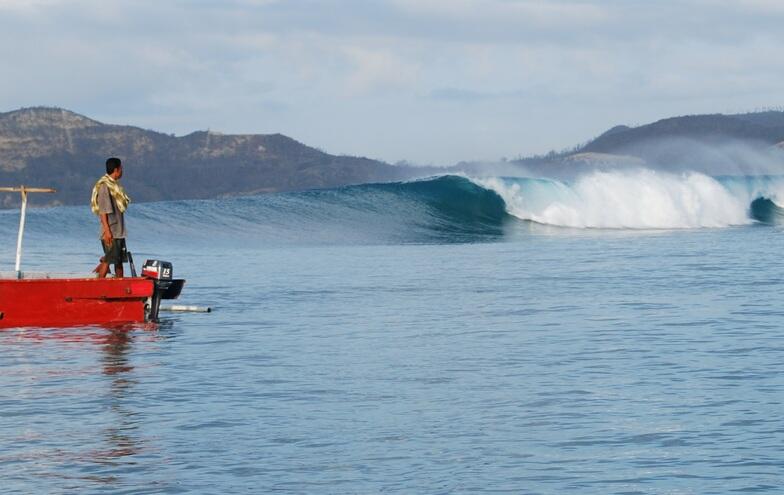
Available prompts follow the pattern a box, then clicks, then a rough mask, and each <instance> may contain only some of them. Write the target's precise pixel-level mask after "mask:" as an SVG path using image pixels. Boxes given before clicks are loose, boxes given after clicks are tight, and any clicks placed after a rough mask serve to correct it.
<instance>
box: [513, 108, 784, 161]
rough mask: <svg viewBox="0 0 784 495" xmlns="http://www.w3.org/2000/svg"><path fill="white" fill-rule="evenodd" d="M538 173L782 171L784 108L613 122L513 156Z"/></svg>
mask: <svg viewBox="0 0 784 495" xmlns="http://www.w3.org/2000/svg"><path fill="white" fill-rule="evenodd" d="M512 163H514V164H515V165H517V166H520V167H524V168H525V169H526V170H529V171H534V172H536V173H545V174H551V175H556V176H559V175H563V176H569V175H574V174H575V173H579V172H580V171H582V170H586V169H597V168H598V169H614V168H619V167H639V166H647V167H652V168H655V169H660V170H695V171H701V172H705V173H709V174H739V173H740V174H755V173H766V172H771V173H772V172H776V173H781V171H784V111H777V110H769V111H762V112H753V113H743V114H735V115H724V114H709V115H686V116H680V117H671V118H666V119H662V120H659V121H656V122H653V123H650V124H645V125H640V126H634V127H631V126H626V125H617V126H615V127H612V128H611V129H609V130H607V131H606V132H604V133H602V134H601V135H599V136H598V137H596V138H595V139H592V140H591V141H589V142H588V143H587V144H584V145H581V146H576V147H574V148H572V149H571V150H568V151H562V152H560V153H556V152H551V153H549V154H548V155H545V156H534V157H525V158H519V159H517V160H513V162H512Z"/></svg>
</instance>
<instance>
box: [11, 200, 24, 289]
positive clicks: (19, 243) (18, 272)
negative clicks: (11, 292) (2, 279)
mask: <svg viewBox="0 0 784 495" xmlns="http://www.w3.org/2000/svg"><path fill="white" fill-rule="evenodd" d="M21 193H22V214H21V215H19V236H18V237H17V238H16V267H15V268H14V270H16V278H18V279H19V278H22V237H23V236H24V225H25V215H26V214H27V191H25V188H24V186H22V187H21Z"/></svg>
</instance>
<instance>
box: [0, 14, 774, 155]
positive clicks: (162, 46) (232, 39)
mask: <svg viewBox="0 0 784 495" xmlns="http://www.w3.org/2000/svg"><path fill="white" fill-rule="evenodd" d="M781 26H784V1H781V0H681V1H674V0H655V1H654V0H647V1H644V0H605V1H599V0H551V1H531V0H222V1H217V0H69V1H66V0H0V60H2V66H0V112H5V111H11V110H15V109H18V108H21V107H30V106H40V105H45V106H56V107H62V108H66V109H69V110H72V111H75V112H77V113H80V114H83V115H86V116H88V117H91V118H94V119H96V120H99V121H101V122H105V123H112V124H130V125H135V126H139V127H143V128H146V129H153V130H157V131H160V132H164V133H167V134H176V135H184V134H188V133H190V132H193V131H196V130H206V129H210V130H212V131H216V132H224V133H265V134H266V133H282V134H286V135H288V136H290V137H292V138H294V139H297V140H298V141H301V142H303V143H305V144H308V145H310V146H315V147H317V148H320V149H322V150H324V151H327V152H329V153H333V154H348V155H359V156H367V157H370V158H376V159H381V160H384V161H387V162H397V161H408V162H412V163H416V164H422V165H451V164H454V163H456V162H458V161H462V160H467V161H468V160H484V161H494V160H500V159H503V158H508V159H513V158H516V157H520V156H530V155H533V154H542V153H546V152H548V151H550V150H562V149H564V148H570V147H572V146H574V145H577V144H580V143H584V142H586V141H588V140H590V139H592V138H594V137H596V136H597V135H599V134H601V133H602V132H604V131H605V130H607V129H609V128H610V127H613V126H615V125H618V124H625V125H641V124H645V123H648V122H653V121H656V120H658V119H662V118H667V117H671V116H677V115H689V114H700V113H736V112H745V111H753V110H757V109H763V108H781V107H782V105H784V94H783V93H782V89H783V88H784V56H782V47H784V29H782V27H781Z"/></svg>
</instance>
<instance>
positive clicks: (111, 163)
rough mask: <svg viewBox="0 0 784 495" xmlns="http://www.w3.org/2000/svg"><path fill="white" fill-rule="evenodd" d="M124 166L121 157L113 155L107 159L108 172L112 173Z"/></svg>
mask: <svg viewBox="0 0 784 495" xmlns="http://www.w3.org/2000/svg"><path fill="white" fill-rule="evenodd" d="M121 166H122V162H121V161H120V159H119V158H115V157H111V158H109V159H108V160H106V173H107V174H111V173H112V172H114V171H115V170H116V169H117V168H118V167H121Z"/></svg>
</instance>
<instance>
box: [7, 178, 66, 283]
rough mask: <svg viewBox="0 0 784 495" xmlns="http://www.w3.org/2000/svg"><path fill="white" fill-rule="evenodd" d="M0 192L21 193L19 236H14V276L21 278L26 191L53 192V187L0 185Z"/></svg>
mask: <svg viewBox="0 0 784 495" xmlns="http://www.w3.org/2000/svg"><path fill="white" fill-rule="evenodd" d="M0 192H19V193H22V214H21V216H20V217H19V236H18V237H17V238H16V266H15V268H14V269H15V270H16V278H18V279H19V278H22V237H23V236H24V227H25V215H27V193H29V192H42V193H53V192H55V190H54V189H48V188H41V187H25V186H19V187H0Z"/></svg>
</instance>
